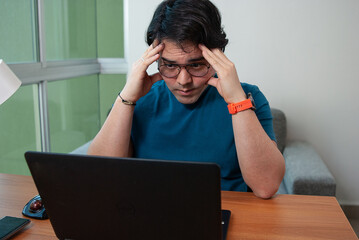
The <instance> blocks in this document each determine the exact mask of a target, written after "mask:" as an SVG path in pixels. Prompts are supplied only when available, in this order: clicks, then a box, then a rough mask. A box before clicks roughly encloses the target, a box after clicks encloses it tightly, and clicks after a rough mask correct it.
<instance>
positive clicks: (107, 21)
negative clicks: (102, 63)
mask: <svg viewBox="0 0 359 240" xmlns="http://www.w3.org/2000/svg"><path fill="white" fill-rule="evenodd" d="M123 35H124V34H123V0H97V41H98V57H99V58H123V57H124V44H123V43H124V37H123Z"/></svg>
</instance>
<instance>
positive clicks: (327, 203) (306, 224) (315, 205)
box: [0, 174, 358, 240]
mask: <svg viewBox="0 0 359 240" xmlns="http://www.w3.org/2000/svg"><path fill="white" fill-rule="evenodd" d="M36 194H37V190H36V187H35V185H34V182H33V180H32V178H31V177H29V176H19V175H10V174H0V218H2V217H4V216H13V217H23V216H22V214H21V211H22V208H23V207H24V205H25V204H26V203H27V202H28V201H29V200H30V199H31V198H32V197H34V196H35V195H36ZM222 208H223V209H229V210H231V211H232V216H231V219H230V224H229V229H228V230H229V232H228V236H227V240H234V239H256V240H258V239H270V240H273V239H283V240H291V239H301V240H303V239H311V240H313V239H315V240H319V239H326V240H327V239H340V240H342V239H346V240H350V239H358V238H357V237H356V235H355V233H354V231H353V229H352V227H351V226H350V224H349V221H348V219H347V218H346V217H345V215H344V213H343V211H342V210H341V207H340V206H339V204H338V202H337V200H336V199H335V198H334V197H317V196H300V195H277V196H275V197H274V198H272V199H269V200H262V199H259V198H257V197H255V196H254V195H253V194H252V193H239V192H222ZM31 221H32V222H31V224H30V225H29V226H28V227H26V228H25V229H24V230H22V231H21V232H19V233H18V234H17V235H16V236H15V237H14V238H13V239H29V240H32V239H34V240H35V239H36V240H42V239H57V238H56V237H55V234H54V232H53V229H52V227H51V224H50V222H49V220H34V219H31Z"/></svg>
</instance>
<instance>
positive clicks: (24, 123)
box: [0, 84, 41, 175]
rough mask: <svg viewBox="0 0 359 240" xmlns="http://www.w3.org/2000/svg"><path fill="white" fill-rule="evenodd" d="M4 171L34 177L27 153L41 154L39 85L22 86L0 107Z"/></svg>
mask: <svg viewBox="0 0 359 240" xmlns="http://www.w3.org/2000/svg"><path fill="white" fill-rule="evenodd" d="M0 132H1V138H0V172H1V173H11V174H20V175H30V171H29V169H28V167H27V165H26V162H25V159H24V153H25V152H26V151H29V150H32V151H41V137H40V120H39V105H38V87H37V84H34V85H27V86H22V87H20V88H19V89H18V91H17V92H16V93H15V94H14V95H12V96H11V97H10V98H9V99H8V100H7V101H5V102H4V103H3V104H2V105H1V106H0Z"/></svg>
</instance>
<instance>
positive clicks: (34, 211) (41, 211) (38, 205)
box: [22, 195, 49, 219]
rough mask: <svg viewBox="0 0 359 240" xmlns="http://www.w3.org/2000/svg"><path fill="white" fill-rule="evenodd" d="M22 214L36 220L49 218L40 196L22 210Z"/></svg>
mask: <svg viewBox="0 0 359 240" xmlns="http://www.w3.org/2000/svg"><path fill="white" fill-rule="evenodd" d="M22 214H23V215H24V216H26V217H30V218H36V219H48V218H49V217H48V216H47V213H46V209H45V207H44V204H43V203H42V200H41V197H40V195H36V196H35V197H33V198H32V199H31V200H30V201H29V202H28V203H27V204H26V205H25V207H24V209H23V210H22Z"/></svg>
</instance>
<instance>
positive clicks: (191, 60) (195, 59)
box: [161, 56, 204, 63]
mask: <svg viewBox="0 0 359 240" xmlns="http://www.w3.org/2000/svg"><path fill="white" fill-rule="evenodd" d="M161 58H162V60H163V61H166V62H169V63H176V61H173V60H169V59H167V58H164V57H161ZM201 60H204V57H203V56H202V57H198V58H192V59H189V60H188V62H197V61H201Z"/></svg>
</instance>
